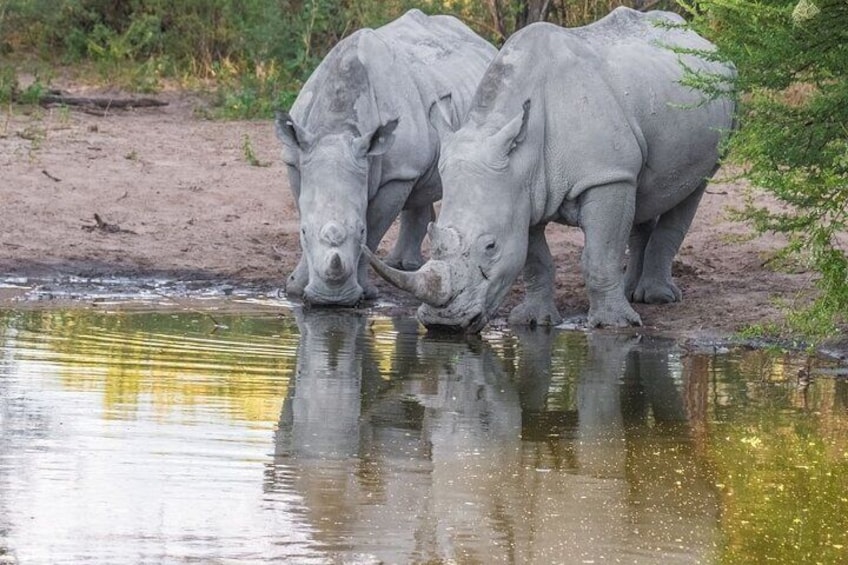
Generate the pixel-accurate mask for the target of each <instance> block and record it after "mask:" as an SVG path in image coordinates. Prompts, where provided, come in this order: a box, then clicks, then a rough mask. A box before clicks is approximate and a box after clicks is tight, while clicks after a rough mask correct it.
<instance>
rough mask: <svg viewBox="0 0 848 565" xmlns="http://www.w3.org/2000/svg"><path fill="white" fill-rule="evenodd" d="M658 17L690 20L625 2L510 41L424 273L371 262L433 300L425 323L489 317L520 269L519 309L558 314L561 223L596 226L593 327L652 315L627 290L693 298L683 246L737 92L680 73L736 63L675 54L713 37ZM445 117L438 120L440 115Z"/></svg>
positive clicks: (726, 71)
mask: <svg viewBox="0 0 848 565" xmlns="http://www.w3.org/2000/svg"><path fill="white" fill-rule="evenodd" d="M657 21H661V22H663V23H666V24H667V23H671V24H678V23H682V22H683V20H682V19H681V18H680V17H679V16H677V15H675V14H671V13H666V12H649V13H647V14H642V13H639V12H636V11H634V10H630V9H627V8H619V9H617V10H615V11H614V12H612V13H611V14H610V15H609V16H607V17H606V18H604V19H602V20H600V21H599V22H597V23H595V24H592V25H590V26H586V27H583V28H575V29H563V28H560V27H557V26H553V25H550V24H545V23H540V24H534V25H531V26H528V27H527V28H525V29H523V30H521V31H519V32H518V33H516V34H515V35H513V36H512V38H510V40H509V41H508V42H507V43H506V44H505V45H504V47H503V48H502V49H501V51H500V52H499V54H498V56H497V57H496V58H495V60H494V61H493V63H492V64H491V66H490V67H489V69H488V70H487V71H486V74H485V76H484V77H483V79H482V81H481V83H480V86H479V87H478V90H477V92H476V94H475V98H474V102H473V106H472V109H471V111H470V112H469V115H468V118H467V120H466V123H465V124H464V125H463V126H462V127H461V129H459V130H458V131H456V132H455V133H454V134H453V135H450V136H448V137H447V138H446V141H445V145H444V147H443V150H442V156H441V163H440V172H441V176H442V182H443V183H444V186H445V192H444V197H443V201H442V206H441V213H440V215H439V219H438V222H437V223H436V224H435V225H433V226H432V227H431V228H430V229H429V231H430V237H431V239H432V242H431V243H432V246H431V247H432V249H433V253H432V259H431V260H430V261H429V262H427V263H426V264H425V265H424V266H423V267H422V268H421V269H420V270H419V271H418V272H417V273H414V274H413V273H398V272H396V271H392V270H391V269H389V268H387V267H386V266H385V265H383V264H381V263H380V262H379V261H378V260H376V259H374V260H372V264H374V266H375V268H376V269H377V270H378V272H380V274H381V275H383V276H384V277H386V278H387V279H388V280H390V282H393V283H394V284H396V285H398V286H400V287H401V288H405V289H407V290H410V291H411V292H413V293H415V295H416V296H417V297H418V298H419V299H421V300H422V301H423V302H424V303H425V304H424V305H422V306H421V308H420V309H419V311H418V317H419V319H420V320H421V322H422V323H424V324H425V325H427V326H429V327H434V326H442V327H446V328H451V329H457V330H465V331H469V332H477V331H479V330H480V329H482V328H483V327H484V326H485V324H486V323H487V321H488V320H489V319H490V318H491V317H492V316H493V315H494V314H495V313H496V311H497V309H498V307H499V306H500V304H501V303H502V302H503V300H504V297H505V296H506V293H507V292H508V291H509V289H510V287H511V285H512V283H513V282H514V281H515V280H516V278H517V277H518V275H519V274H520V273H521V272H522V268H523V274H524V280H525V283H526V291H527V292H526V298H525V300H524V302H523V303H522V304H520V305H519V306H518V307H516V309H514V310H513V311H512V312H511V314H510V318H509V319H510V322H511V323H513V324H527V325H535V324H557V323H559V322H560V321H561V317H560V315H559V313H558V311H557V308H556V306H555V304H554V292H553V288H554V265H553V261H552V258H551V254H550V251H549V249H548V245H547V242H546V240H545V233H544V232H545V226H546V224H548V223H549V222H557V223H562V224H566V225H571V226H579V227H580V228H581V229H582V230H583V232H584V234H585V247H584V250H583V255H582V262H581V267H582V271H583V276H584V278H585V281H586V287H587V290H588V294H589V300H590V308H589V325H590V326H628V325H639V324H641V320H640V318H639V315H638V314H637V313H636V312H635V311H634V310H633V308H632V307H631V306H630V304H629V303H628V299H630V300H632V301H635V302H647V303H665V302H674V301H678V300H680V299H681V293H680V290H679V289H678V288H677V286H676V285H675V284H674V282H673V281H672V278H671V263H672V259H673V258H674V255H675V254H676V253H677V250H678V249H679V247H680V244H681V242H682V240H683V237H684V235H685V234H686V232H687V230H688V229H689V224H690V223H691V220H692V218H693V216H694V214H695V210H696V208H697V205H698V202H699V200H700V198H701V194H702V193H703V190H704V187H705V185H706V183H707V179H708V178H709V177H711V176H712V174H713V173H714V171H715V169H716V166H717V162H718V159H719V146H720V140H721V138H722V136H723V135H724V134H725V133H727V132H728V131H729V130H730V129H731V128H732V124H733V113H734V106H733V103H732V101H730V100H727V99H720V100H715V101H712V102H705V101H704V100H703V95H702V94H701V93H700V92H697V91H694V90H692V89H689V88H688V87H685V86H683V85H681V84H680V83H679V80H680V78H681V76H682V74H683V66H682V65H681V64H680V62H679V60H680V59H682V60H683V61H684V62H685V64H686V65H687V66H689V67H691V68H694V69H700V70H703V71H709V72H714V73H721V74H723V75H732V74H733V73H734V70H733V69H732V68H729V67H726V66H724V65H721V64H719V63H708V62H706V61H704V60H702V59H699V58H697V57H694V56H681V55H678V54H676V53H674V52H673V51H672V50H670V49H668V48H667V47H666V45H676V46H681V47H687V48H692V49H711V48H712V46H711V44H710V43H708V42H707V41H705V40H704V39H702V38H700V37H699V36H697V35H695V34H694V33H693V32H690V31H684V30H683V29H668V28H664V27H660V26H658V25H656V22H657ZM433 122H434V123H435V124H440V117H439V116H438V114H435V113H434V115H433ZM439 127H443V128H444V127H445V125H444V124H441V125H439ZM628 238H629V246H630V258H629V265H628V266H627V272H626V275H623V265H624V259H625V251H626V249H627V246H628Z"/></svg>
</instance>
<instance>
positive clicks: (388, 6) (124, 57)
mask: <svg viewBox="0 0 848 565" xmlns="http://www.w3.org/2000/svg"><path fill="white" fill-rule="evenodd" d="M672 1H673V0H661V1H660V2H658V3H657V4H656V6H665V7H667V5H668V4H671V3H672ZM645 3H646V0H632V1H629V0H588V1H586V0H544V1H541V0H340V1H339V0H246V1H239V0H184V1H181V2H170V1H167V0H2V1H0V57H3V56H4V55H9V54H10V53H15V52H25V53H33V52H35V53H37V54H38V55H39V56H40V58H42V59H47V60H50V61H53V62H56V61H62V62H65V63H74V64H77V65H79V64H80V63H83V64H91V65H92V66H93V67H94V70H95V72H96V73H97V74H98V75H99V76H100V77H101V79H102V80H104V81H106V82H108V83H110V84H112V85H117V86H122V87H124V88H129V89H132V90H137V91H143V92H144V91H153V90H156V89H158V88H160V87H161V83H162V81H163V80H164V79H174V78H175V79H177V80H180V81H182V82H183V83H189V84H190V85H191V86H197V85H198V84H199V85H203V84H208V83H210V82H211V84H212V85H213V88H215V89H216V93H217V96H216V101H217V108H216V111H215V112H214V113H213V115H216V116H220V117H238V118H256V117H260V116H270V115H271V113H272V109H273V108H275V107H288V106H290V105H291V103H292V102H293V101H294V98H295V96H296V95H297V92H298V91H299V89H300V87H301V85H302V84H303V82H304V81H305V80H306V78H307V77H308V76H309V75H310V73H311V72H312V71H313V70H314V68H315V67H316V66H317V65H318V63H319V62H320V61H321V59H322V58H323V57H324V56H325V55H326V54H327V52H328V51H329V50H330V49H331V48H332V47H333V46H334V45H335V44H336V43H337V42H338V41H339V40H340V39H342V38H343V37H345V36H347V35H349V34H350V33H352V32H353V31H355V30H357V29H359V28H362V27H377V26H380V25H382V24H384V23H386V22H388V21H390V20H392V19H394V18H396V17H398V16H399V15H401V14H402V13H403V12H405V11H406V10H409V9H411V8H418V9H421V10H422V11H424V12H425V13H431V14H432V13H448V14H454V15H456V16H459V17H460V18H461V19H462V20H463V21H465V22H467V23H468V24H469V25H470V26H471V27H472V28H473V29H475V30H476V31H478V33H480V34H481V35H483V36H484V37H486V38H487V39H490V40H491V41H493V42H494V43H495V44H499V43H502V42H503V41H504V40H505V39H506V37H508V36H509V35H510V34H511V33H512V32H514V31H515V30H516V29H518V28H520V27H522V26H524V25H526V24H528V23H531V22H533V21H537V20H544V19H546V20H549V21H552V22H554V23H558V24H560V25H582V24H585V23H588V22H590V21H593V20H595V19H597V18H599V17H601V16H603V15H604V14H606V13H607V12H608V11H609V10H611V9H612V8H615V7H616V6H619V5H622V4H627V5H635V6H641V5H642V4H645ZM649 3H650V2H649Z"/></svg>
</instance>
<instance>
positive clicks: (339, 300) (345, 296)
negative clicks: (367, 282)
mask: <svg viewBox="0 0 848 565" xmlns="http://www.w3.org/2000/svg"><path fill="white" fill-rule="evenodd" d="M362 295H363V291H362V287H361V286H359V285H358V284H357V285H356V286H353V287H349V288H348V289H345V290H336V289H331V290H323V289H318V288H313V287H312V285H310V286H307V287H306V289H305V290H304V291H303V301H304V302H305V303H307V304H309V305H310V306H356V304H358V303H359V302H360V301H361V300H362Z"/></svg>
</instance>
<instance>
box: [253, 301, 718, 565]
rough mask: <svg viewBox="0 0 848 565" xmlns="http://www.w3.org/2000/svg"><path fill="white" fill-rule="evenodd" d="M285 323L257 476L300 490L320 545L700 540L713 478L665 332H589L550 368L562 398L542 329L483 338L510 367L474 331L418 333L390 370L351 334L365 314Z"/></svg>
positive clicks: (587, 552) (530, 557)
mask: <svg viewBox="0 0 848 565" xmlns="http://www.w3.org/2000/svg"><path fill="white" fill-rule="evenodd" d="M299 324H300V327H301V335H302V340H301V346H300V348H299V351H298V369H297V373H296V378H295V379H294V380H293V386H291V387H290V388H289V395H288V397H287V399H286V401H285V403H284V405H283V410H282V413H281V416H280V425H279V428H278V433H277V437H276V448H275V465H274V469H273V470H272V471H271V472H270V473H269V475H270V479H269V481H270V484H269V485H268V488H269V490H270V491H275V490H279V491H282V492H296V493H298V494H299V495H300V496H302V497H303V499H304V519H306V520H308V522H309V523H310V524H311V525H312V526H313V527H314V528H315V537H316V540H317V541H318V543H319V545H320V549H321V551H323V552H326V553H327V555H330V556H332V558H333V559H334V560H337V561H340V562H341V561H346V560H350V559H353V560H365V561H366V562H372V561H373V562H385V563H407V562H408V563H413V562H416V563H420V562H460V563H497V562H514V563H536V562H538V563H554V562H579V561H582V560H597V561H598V562H602V561H607V560H613V559H627V560H633V559H637V558H638V560H639V561H640V562H662V563H669V562H698V561H701V562H703V561H704V560H706V559H708V557H709V555H710V554H711V552H712V551H713V549H714V546H715V543H716V541H715V538H716V532H717V522H716V520H717V500H716V493H715V489H714V488H713V487H712V486H711V483H710V482H709V481H708V480H707V479H706V477H705V476H704V474H703V472H699V471H698V468H699V465H698V462H697V461H696V458H695V455H694V451H693V449H692V446H691V441H690V438H689V436H688V434H687V433H686V429H687V428H686V414H685V410H684V406H683V399H682V396H681V393H680V386H679V385H680V372H679V367H677V369H678V372H677V373H676V374H673V372H672V371H671V369H670V366H669V365H670V362H669V359H670V357H671V356H672V355H674V354H676V353H675V351H676V350H675V347H674V344H673V342H671V341H658V340H647V339H646V340H644V341H642V342H640V340H639V339H638V338H636V337H633V336H626V335H616V334H603V333H599V334H590V335H589V336H588V338H587V343H586V344H585V345H586V346H587V347H586V349H585V352H584V353H583V355H578V356H577V357H578V358H580V368H579V371H578V376H577V379H576V381H574V382H571V383H560V385H563V384H564V387H563V386H560V389H562V388H566V389H573V390H572V391H570V392H569V394H570V396H571V397H572V398H573V401H574V402H573V405H572V406H565V407H563V406H558V405H559V404H561V400H562V395H561V394H560V395H557V397H556V398H552V397H551V395H550V394H549V392H550V391H551V390H552V384H553V383H552V379H554V378H555V377H554V375H553V373H552V363H551V359H552V353H553V348H554V341H555V338H556V335H557V334H555V333H552V332H547V331H527V332H521V333H519V334H518V338H519V339H518V343H513V344H495V345H500V346H501V348H503V347H504V346H506V347H507V348H509V347H511V348H512V349H514V351H513V355H514V356H515V358H516V359H515V361H516V363H514V364H509V363H505V362H504V358H503V356H502V355H498V352H497V351H496V347H494V346H492V345H490V344H489V343H487V342H485V341H484V342H472V343H466V342H457V341H448V340H439V339H434V338H423V339H420V340H418V342H417V355H416V357H415V359H416V362H415V364H414V365H413V366H409V364H407V366H406V367H405V368H404V371H403V372H398V373H396V374H394V375H393V378H391V379H390V380H387V379H385V378H384V377H385V375H381V374H380V373H379V371H377V369H376V367H377V364H376V363H374V362H373V361H371V360H370V359H371V358H372V357H373V356H372V355H370V354H369V353H368V352H367V351H362V350H361V349H358V348H357V347H356V345H355V344H356V343H357V341H362V340H361V336H362V332H363V330H364V324H363V321H362V320H360V319H357V318H355V317H337V316H326V315H310V316H307V317H304V318H302V319H301V320H300V321H299ZM398 335H399V336H400V337H399V339H398V341H399V342H401V343H410V340H409V339H408V335H407V336H406V337H404V333H403V332H402V331H401V332H398ZM575 349H576V348H575ZM558 377H559V376H557V377H556V378H558ZM675 379H677V380H676V381H675ZM554 388H556V387H554ZM550 404H553V406H551V405H550Z"/></svg>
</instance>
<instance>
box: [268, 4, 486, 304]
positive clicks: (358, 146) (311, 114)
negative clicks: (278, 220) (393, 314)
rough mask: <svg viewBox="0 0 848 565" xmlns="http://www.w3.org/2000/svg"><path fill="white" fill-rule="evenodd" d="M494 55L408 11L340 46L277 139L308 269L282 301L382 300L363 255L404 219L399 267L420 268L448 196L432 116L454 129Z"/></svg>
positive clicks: (280, 119) (395, 256)
mask: <svg viewBox="0 0 848 565" xmlns="http://www.w3.org/2000/svg"><path fill="white" fill-rule="evenodd" d="M494 55H495V48H494V47H492V46H491V45H489V44H488V43H487V42H486V41H484V40H483V39H481V38H480V37H479V36H477V35H475V34H474V32H472V31H471V30H470V29H469V28H468V27H467V26H465V25H464V24H463V23H461V22H460V21H459V20H457V19H456V18H453V17H450V16H432V17H428V16H425V15H424V14H423V13H421V12H419V11H417V10H411V11H409V12H407V13H406V14H404V15H403V16H402V17H400V18H398V19H397V20H395V21H393V22H391V23H389V24H387V25H385V26H383V27H381V28H378V29H376V30H371V29H363V30H359V31H358V32H356V33H354V34H353V35H351V36H349V37H347V38H345V39H343V40H342V41H340V42H339V43H338V45H336V46H335V47H334V48H333V49H332V51H330V53H329V54H328V55H327V57H326V58H325V59H324V61H322V63H321V64H320V65H319V66H318V68H317V69H316V70H315V72H314V73H313V74H312V76H311V77H310V78H309V80H308V81H307V82H306V84H305V85H304V86H303V89H302V90H301V92H300V94H299V95H298V97H297V100H296V101H295V103H294V104H293V106H292V108H291V111H290V113H288V114H285V113H281V114H279V115H278V116H277V122H276V129H277V136H278V137H279V139H280V140H281V141H282V143H283V161H284V162H285V163H286V165H287V166H288V173H289V183H290V185H291V188H292V191H293V193H294V197H295V200H296V201H297V206H298V211H299V213H300V226H301V230H300V243H301V248H302V250H303V255H302V257H301V260H300V262H299V264H298V266H297V268H296V269H295V270H294V272H293V273H292V274H291V275H290V276H289V277H288V279H287V282H286V293H287V294H288V295H289V296H294V297H302V298H303V299H304V300H306V301H308V302H310V303H312V304H327V305H330V304H342V305H349V304H353V303H356V302H357V301H358V300H360V298H362V297H363V296H364V297H365V298H372V297H374V296H375V295H376V289H375V288H374V287H373V285H370V284H368V283H367V265H366V261H364V260H361V252H360V247H361V245H363V244H364V245H367V247H369V248H370V249H374V248H376V246H377V244H378V243H379V242H380V240H381V239H382V238H383V235H384V234H385V233H386V230H387V229H388V228H389V226H390V225H391V224H392V222H393V221H394V220H395V218H397V217H398V216H399V215H400V218H401V225H400V235H399V237H398V240H397V243H396V245H395V248H394V250H393V252H392V255H391V257H390V262H391V264H392V265H393V266H395V267H399V268H403V269H415V268H418V267H419V266H420V265H421V263H422V262H423V259H422V258H421V241H422V240H423V238H424V233H425V230H426V227H427V223H428V222H429V221H431V220H432V219H433V216H434V214H433V202H435V201H436V200H438V199H439V198H441V193H442V185H441V181H440V178H439V174H438V156H439V150H440V145H441V143H440V138H439V134H438V132H437V131H436V130H435V129H434V128H433V127H432V126H431V125H430V124H429V121H428V112H429V111H430V109H431V107H434V108H436V109H438V111H439V112H442V113H444V114H446V115H447V116H449V117H450V118H451V121H452V122H453V123H455V124H457V125H458V123H459V122H460V120H461V118H462V117H464V116H465V114H466V112H467V110H468V108H469V106H470V101H471V97H472V95H473V93H474V89H475V88H476V86H477V83H478V81H479V79H480V77H482V76H483V72H484V71H485V69H486V66H487V64H488V63H489V62H490V61H491V59H492V58H493V57H494Z"/></svg>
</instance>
